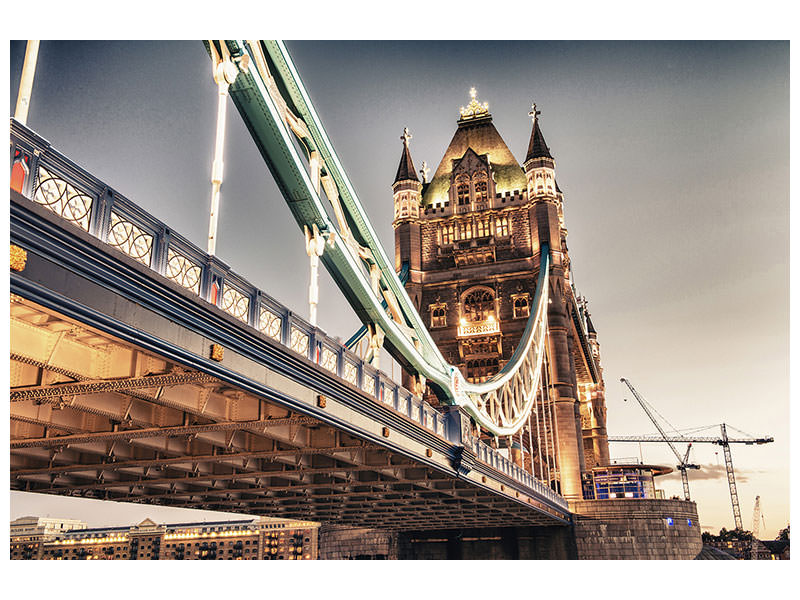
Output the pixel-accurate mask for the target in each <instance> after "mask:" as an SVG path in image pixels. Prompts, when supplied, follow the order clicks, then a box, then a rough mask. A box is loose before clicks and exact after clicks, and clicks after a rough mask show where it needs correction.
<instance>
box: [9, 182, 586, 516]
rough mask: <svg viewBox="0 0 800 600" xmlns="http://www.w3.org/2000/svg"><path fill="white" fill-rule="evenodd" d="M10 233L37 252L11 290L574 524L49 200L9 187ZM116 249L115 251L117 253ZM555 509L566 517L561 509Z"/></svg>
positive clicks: (524, 489) (14, 276)
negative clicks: (116, 312) (137, 315)
mask: <svg viewBox="0 0 800 600" xmlns="http://www.w3.org/2000/svg"><path fill="white" fill-rule="evenodd" d="M10 238H11V241H12V243H15V244H17V245H19V246H21V247H23V248H25V249H26V250H28V251H29V252H30V253H31V254H30V255H29V263H28V264H29V266H28V267H26V272H24V273H23V274H20V273H13V272H12V274H11V293H14V294H18V295H19V296H22V297H23V298H27V299H29V300H31V301H33V302H37V303H39V304H41V305H42V306H45V307H47V308H49V309H51V310H55V311H57V312H60V313H62V314H64V315H65V316H68V317H70V318H74V319H76V320H78V321H80V322H83V323H85V324H87V325H89V326H91V327H94V328H96V329H98V330H100V331H104V332H106V333H108V334H110V335H113V336H115V337H118V338H120V339H122V340H124V341H126V342H128V343H133V344H136V345H138V346H140V347H142V348H144V349H146V350H149V351H152V352H155V353H157V354H160V355H163V356H165V357H167V358H170V359H173V360H175V361H176V362H179V363H181V364H186V365H187V366H190V367H192V368H196V369H198V370H200V371H202V372H205V373H209V374H211V375H213V376H215V377H219V378H220V379H222V380H225V381H229V382H230V383H232V384H234V385H237V386H240V387H242V388H243V389H245V390H247V391H250V392H251V393H253V394H256V395H258V396H261V397H264V398H266V399H268V400H271V401H273V402H277V403H279V404H281V405H284V406H287V407H289V408H291V410H295V411H297V412H299V413H302V414H305V415H308V416H311V417H314V418H316V419H318V420H320V421H322V422H324V423H326V424H328V425H331V426H334V427H337V428H339V429H342V430H343V431H346V432H348V433H351V434H352V435H355V436H357V437H359V438H361V439H366V440H367V441H370V442H373V443H375V444H377V445H379V446H382V447H386V448H387V449H390V450H391V451H393V452H397V453H398V454H401V455H404V456H407V457H409V458H412V459H413V460H415V461H418V462H419V463H422V464H425V465H426V466H428V467H431V468H434V469H436V470H438V471H441V472H445V473H447V474H448V475H449V476H451V477H454V478H459V479H462V480H465V481H469V483H470V484H471V485H474V486H476V487H480V488H483V489H485V490H487V491H490V492H492V493H493V494H496V495H500V496H504V497H505V498H506V499H507V500H510V501H513V502H516V503H518V504H520V505H523V506H526V508H528V509H530V510H534V511H537V512H540V513H545V514H547V516H548V517H549V518H550V519H552V520H554V521H556V522H560V523H561V524H562V525H570V524H571V522H572V518H571V515H570V514H569V513H568V512H567V511H565V510H564V509H563V508H562V507H559V506H557V505H553V504H552V503H550V502H549V501H548V499H547V498H545V497H542V496H539V495H537V494H536V493H535V491H534V490H531V489H529V488H527V487H526V486H524V485H521V484H519V483H518V482H516V481H515V480H514V479H512V478H511V477H509V476H507V475H505V474H504V473H501V472H499V471H496V470H494V469H492V468H491V467H489V466H488V465H485V464H483V463H481V462H478V461H474V464H473V466H472V470H473V471H474V472H475V473H478V474H481V475H485V476H486V477H489V478H492V479H493V480H495V481H497V482H500V483H502V484H503V485H504V486H506V487H507V488H508V492H507V493H505V494H503V493H501V492H499V491H498V490H496V489H495V488H493V487H492V486H490V485H485V484H481V483H480V482H479V481H475V480H474V479H472V478H469V477H467V476H466V475H463V474H462V473H460V472H459V470H458V469H457V468H456V467H454V466H453V465H454V464H457V459H458V451H459V450H460V449H461V448H462V447H461V446H455V445H453V444H452V443H451V442H448V441H447V440H445V439H443V438H441V437H439V436H437V435H436V434H434V433H433V432H430V431H428V430H426V429H425V428H424V427H422V426H419V425H416V424H414V423H413V422H410V421H409V420H408V419H407V418H405V417H403V416H402V415H401V414H400V413H397V412H396V411H395V410H394V409H392V408H389V407H387V406H384V405H383V404H381V403H380V402H378V401H376V400H375V399H374V398H372V397H370V396H368V395H367V394H366V393H364V392H362V391H361V390H358V389H356V388H354V387H352V386H350V384H349V383H346V382H344V381H341V380H339V378H338V377H336V376H331V375H330V374H328V373H327V372H326V371H324V370H323V369H322V368H321V367H319V366H317V365H314V364H312V363H311V362H309V361H308V360H307V359H304V358H302V357H300V356H299V355H297V356H294V355H293V354H292V353H291V351H288V352H287V349H286V348H285V347H283V346H281V345H280V344H278V343H277V342H274V341H272V340H270V339H269V338H267V337H266V336H263V335H262V334H260V333H259V332H256V331H255V330H251V329H250V328H248V327H247V326H246V325H243V324H241V323H240V322H238V321H237V320H236V319H235V318H233V317H231V316H229V315H227V314H225V313H224V312H223V311H221V310H220V309H217V308H216V307H214V306H213V305H211V304H208V303H207V302H205V301H203V302H202V304H203V305H202V306H200V305H199V304H198V300H200V299H199V298H197V297H195V296H192V295H191V294H189V292H186V291H184V290H183V289H182V288H180V286H178V285H176V284H174V283H172V282H170V281H168V280H166V279H165V278H163V277H161V276H160V275H159V274H157V273H156V272H154V271H152V270H150V269H149V268H147V267H145V266H143V265H140V264H139V263H137V262H136V261H134V260H133V259H131V258H129V257H127V256H125V255H124V254H122V253H119V252H117V251H115V250H113V249H111V248H110V247H109V246H107V245H105V244H104V243H103V242H101V241H100V240H97V239H96V238H94V237H93V236H91V235H90V234H88V233H85V232H83V231H81V230H79V229H78V228H77V227H74V226H72V225H70V224H68V223H65V222H64V221H62V220H61V219H60V218H59V217H57V216H55V215H53V214H51V213H50V212H49V211H47V210H46V209H45V208H43V207H40V206H38V205H36V204H35V203H33V202H32V201H30V200H28V199H27V198H25V197H24V196H21V195H20V194H17V193H16V192H14V191H11V227H10ZM65 249H66V250H67V251H66V252H65ZM110 253H113V257H112V256H111V255H110ZM45 263H50V264H51V265H53V266H52V267H49V268H50V269H52V268H53V267H56V268H60V269H63V270H66V271H70V272H72V273H74V274H75V275H77V276H79V277H81V278H83V279H84V280H86V281H87V282H88V283H89V284H90V285H96V286H100V287H101V288H104V289H107V290H111V291H112V292H113V293H116V294H118V295H119V296H121V297H123V298H125V299H126V300H128V301H130V302H133V303H135V304H138V305H139V306H140V307H142V308H143V309H145V310H148V311H151V312H153V313H155V314H156V315H158V316H160V317H162V318H165V319H168V320H170V321H173V322H176V323H177V324H178V325H179V326H181V327H184V328H186V329H187V330H189V331H191V332H193V333H195V334H197V335H200V336H201V337H203V338H206V339H209V340H210V339H211V338H210V337H209V334H208V332H209V331H211V332H213V341H214V342H216V343H220V344H222V345H223V346H224V347H225V348H226V349H228V350H229V351H231V352H234V353H237V354H240V355H241V356H242V357H244V358H245V359H247V360H250V361H253V362H256V363H258V364H261V365H263V366H265V367H267V368H269V369H272V370H273V371H275V372H276V373H278V374H279V375H282V376H284V377H289V378H294V379H297V380H300V381H302V382H303V385H305V386H307V387H308V388H309V389H311V390H314V391H315V392H318V393H321V394H324V395H325V396H326V397H329V398H331V399H335V400H336V401H337V402H340V403H341V404H342V405H344V406H346V407H348V408H350V409H351V410H354V411H356V412H358V413H360V414H362V415H363V416H365V417H367V418H371V419H373V420H375V421H376V422H378V423H379V424H380V425H385V426H387V427H389V428H390V430H392V431H395V432H397V433H399V434H401V435H405V436H406V437H409V438H412V439H417V440H418V441H419V442H420V443H422V444H425V445H427V446H428V447H429V448H431V449H432V450H434V451H435V452H437V453H439V454H441V455H443V456H445V457H446V458H447V461H448V464H447V466H444V465H442V463H441V462H437V461H435V460H431V459H428V458H427V457H426V456H424V454H423V455H422V456H420V455H419V454H418V453H415V452H412V451H409V450H408V449H407V448H404V447H403V446H401V445H400V444H397V443H394V442H393V441H391V440H387V439H385V438H383V437H382V436H381V435H379V434H376V433H374V432H370V431H366V430H364V429H362V428H358V427H354V426H352V425H351V424H349V423H347V422H345V421H343V420H341V419H337V418H335V417H333V416H332V415H331V414H330V411H329V410H328V411H325V410H322V409H319V408H317V407H316V406H315V405H313V404H311V403H306V402H303V401H301V400H298V399H296V398H294V397H292V396H289V395H286V394H283V393H281V392H279V391H278V390H275V389H273V388H270V387H268V386H266V385H264V384H260V383H259V382H256V381H253V380H251V379H249V378H246V377H242V376H240V375H238V374H237V373H235V372H233V371H231V370H230V369H227V368H225V367H224V366H222V365H221V364H220V363H217V362H214V361H212V360H211V359H210V358H205V357H203V356H202V355H197V354H194V353H191V352H189V351H186V350H185V349H183V348H180V347H179V346H177V345H175V344H171V343H168V342H166V341H164V340H162V339H160V338H158V337H157V336H154V335H150V334H147V333H146V332H144V331H141V330H139V329H137V328H135V327H132V326H130V325H127V324H125V323H122V322H121V321H119V320H117V319H114V318H112V317H110V316H108V315H106V314H104V313H103V312H101V311H97V310H95V309H93V308H92V307H90V306H87V305H85V304H82V303H80V302H77V301H75V300H73V299H71V298H69V297H67V296H65V295H62V294H59V293H56V292H53V291H51V290H48V289H47V288H45V287H44V286H42V285H39V284H37V283H36V282H34V281H32V280H31V279H29V275H30V273H31V271H35V270H36V269H37V268H39V269H45V268H48V267H47V265H46V264H45ZM517 491H518V492H520V493H522V494H525V495H529V496H533V497H535V498H536V500H537V501H538V502H541V503H542V504H543V505H545V506H546V507H547V508H549V510H545V511H542V510H541V509H539V508H537V507H534V506H531V505H529V504H526V503H524V502H523V501H522V500H520V499H518V498H515V497H514V494H513V492H517ZM553 512H555V513H558V515H562V516H557V515H556V514H553Z"/></svg>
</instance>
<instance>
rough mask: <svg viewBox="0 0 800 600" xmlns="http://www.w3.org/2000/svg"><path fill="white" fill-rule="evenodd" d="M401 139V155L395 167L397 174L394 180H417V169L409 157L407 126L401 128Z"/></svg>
mask: <svg viewBox="0 0 800 600" xmlns="http://www.w3.org/2000/svg"><path fill="white" fill-rule="evenodd" d="M400 139H401V140H403V155H402V156H401V157H400V165H399V166H398V167H397V175H395V177H394V182H395V183H397V182H399V181H408V180H413V181H419V177H417V171H416V169H415V168H414V161H413V160H412V159H411V150H409V148H408V140H410V139H411V134H410V133H408V128H407V127H406V128H405V129H404V130H403V135H401V136H400Z"/></svg>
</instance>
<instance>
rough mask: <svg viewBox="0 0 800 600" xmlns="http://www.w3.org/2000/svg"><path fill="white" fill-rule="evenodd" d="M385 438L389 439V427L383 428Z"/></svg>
mask: <svg viewBox="0 0 800 600" xmlns="http://www.w3.org/2000/svg"><path fill="white" fill-rule="evenodd" d="M383 437H387V438H388V437H389V428H388V427H384V428H383Z"/></svg>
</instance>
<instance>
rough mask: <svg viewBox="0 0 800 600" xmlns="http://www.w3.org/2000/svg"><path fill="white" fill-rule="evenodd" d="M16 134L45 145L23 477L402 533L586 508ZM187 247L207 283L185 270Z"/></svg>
mask: <svg viewBox="0 0 800 600" xmlns="http://www.w3.org/2000/svg"><path fill="white" fill-rule="evenodd" d="M17 133H19V134H20V135H19V137H18V138H16V139H15V138H12V146H13V145H14V143H15V142H16V143H17V146H18V147H20V148H22V149H23V151H25V150H26V143H25V142H27V145H28V147H29V148H31V147H35V146H37V145H38V146H39V147H40V149H44V150H45V152H42V153H41V155H40V156H39V157H38V160H39V161H40V165H39V167H40V169H41V168H42V167H44V170H39V171H38V175H37V177H29V179H28V182H27V187H26V188H23V190H22V191H23V194H18V193H16V192H14V191H13V190H12V192H11V200H12V202H11V209H12V210H11V212H12V217H11V241H12V243H13V244H16V245H18V246H20V247H22V248H23V249H25V250H26V251H27V261H26V263H25V265H24V267H23V268H22V269H21V270H20V271H13V270H12V274H11V292H12V299H11V341H12V348H11V358H12V362H11V385H12V395H11V400H12V401H11V487H12V489H18V490H27V491H37V492H43V493H52V494H69V495H79V496H85V497H92V498H107V499H111V500H124V501H132V502H146V503H154V504H164V505H169V506H182V507H194V508H206V509H218V510H228V511H237V512H246V513H249V514H269V515H273V516H282V517H291V518H304V519H313V520H317V521H323V522H326V521H327V522H331V521H335V522H337V523H340V524H350V525H354V526H375V527H391V528H395V529H427V528H442V527H444V526H446V527H478V526H502V525H510V524H515V525H522V524H532V525H539V524H547V525H551V524H557V523H565V522H567V521H568V520H569V512H568V510H567V505H566V502H565V501H564V500H563V498H561V497H560V496H558V495H557V494H555V493H553V492H552V490H550V489H549V488H547V487H546V486H545V485H544V484H543V483H542V482H540V481H538V480H536V479H535V478H533V477H532V476H531V475H530V474H529V473H526V472H524V471H523V470H522V469H519V467H517V466H515V465H513V464H511V463H510V462H509V461H507V460H506V459H505V458H504V457H502V456H501V455H500V454H499V453H498V452H497V451H496V450H492V449H491V448H489V447H487V446H485V445H484V444H482V443H480V442H478V441H477V440H476V439H474V438H471V437H470V436H469V435H468V434H467V432H465V431H464V428H463V427H462V424H461V421H460V415H459V413H458V412H457V411H456V412H451V414H450V415H447V414H445V415H443V414H441V413H439V412H437V411H435V410H434V409H433V408H432V407H430V406H428V405H426V404H425V403H423V402H421V401H420V400H419V399H417V398H414V397H413V396H411V395H410V393H408V392H407V391H406V390H404V389H403V388H401V387H400V386H398V385H397V384H395V383H394V382H392V381H391V380H389V378H387V377H386V376H385V375H383V374H381V373H379V372H377V371H375V370H374V369H372V368H371V367H370V366H369V365H366V364H364V363H363V362H361V361H360V359H358V357H356V356H355V355H352V354H351V353H348V352H347V351H346V350H345V349H344V348H343V347H341V345H340V344H338V343H337V342H335V341H333V340H332V339H330V338H328V337H327V336H326V335H325V334H324V332H322V331H320V330H319V329H316V328H313V327H311V326H309V325H308V324H307V323H305V322H303V321H302V319H299V318H297V316H296V315H293V314H292V313H291V312H290V311H287V310H286V309H285V308H283V307H280V306H279V305H277V303H275V302H274V300H272V299H271V298H269V297H268V296H266V294H263V293H262V292H258V291H253V290H252V289H250V288H248V285H247V283H246V282H245V281H244V280H242V279H241V278H237V277H236V276H235V275H234V274H232V273H230V272H229V271H228V270H227V268H226V267H224V265H221V264H220V263H219V262H218V261H216V262H215V261H214V259H213V258H211V257H207V256H203V257H201V256H199V254H200V253H199V251H198V250H196V249H193V248H191V247H190V245H189V244H188V243H187V242H185V240H182V239H181V238H180V237H179V236H177V235H175V234H171V236H170V234H167V233H165V231H166V228H164V227H163V225H162V224H160V223H158V222H157V221H155V220H154V219H152V217H149V216H148V215H146V214H144V213H142V211H140V210H139V209H138V208H137V207H135V205H133V204H132V203H130V202H129V201H127V200H125V199H124V198H123V197H121V196H117V195H115V193H113V192H109V191H108V190H107V188H105V187H104V186H102V184H101V183H100V182H97V181H96V180H93V178H91V176H90V175H88V174H86V173H85V172H83V171H82V170H80V169H79V168H78V167H76V166H75V165H72V164H70V163H69V161H68V160H66V159H65V158H63V157H61V156H60V155H58V154H57V153H55V152H54V151H52V149H49V147H45V144H44V143H42V142H40V141H38V140H37V138H36V136H35V134H33V133H32V132H29V131H28V130H23V129H22V128H20V127H19V126H17ZM12 156H14V153H13V152H12ZM48 160H49V162H47V161H48ZM45 165H46V166H45ZM32 172H34V173H36V170H35V169H34V170H33V171H32ZM56 173H57V179H58V181H56V182H55V183H52V182H53V180H54V179H55V178H56V175H54V174H56ZM48 177H49V178H50V181H51V183H52V185H53V186H56V187H54V189H56V190H57V191H58V192H59V193H61V194H62V195H63V196H65V197H66V195H67V194H72V195H73V199H72V200H70V202H72V204H71V205H69V206H67V204H65V206H67V208H68V209H69V210H67V211H66V212H65V213H64V211H62V213H63V214H65V215H66V216H67V217H73V219H72V222H71V223H70V222H67V220H65V219H64V218H62V217H60V216H58V215H57V214H56V213H55V212H54V208H53V206H54V205H55V203H51V204H50V205H47V206H44V205H43V204H42V202H41V200H39V201H37V202H34V201H32V200H31V199H29V198H34V197H36V193H37V191H41V190H42V189H43V182H47V181H48V179H47V178H48ZM34 181H35V182H36V183H35V186H34ZM68 186H71V187H68ZM70 190H71V191H70ZM95 190H96V191H95ZM45 191H46V190H45ZM81 194H83V195H85V196H87V197H88V198H89V199H90V201H89V202H88V203H84V204H83V205H82V206H84V207H85V205H86V204H88V205H89V209H88V210H86V211H85V213H86V214H83V215H82V214H81V211H79V210H78V211H76V210H75V209H74V208H75V205H76V202H77V201H80V196H81ZM25 196H28V197H25ZM51 196H52V194H51ZM74 197H77V199H78V200H77V201H76V200H75V199H74ZM102 200H105V208H104V209H103V210H99V207H101V206H102V202H101V201H102ZM56 206H57V205H56ZM70 206H71V207H72V208H70ZM98 213H102V214H98ZM76 215H77V217H76ZM104 220H105V221H104ZM123 221H124V222H123ZM103 223H105V224H103ZM114 228H116V231H114ZM120 231H122V232H123V233H124V234H125V235H119V232H120ZM148 232H152V233H148ZM143 234H144V235H143ZM147 235H149V236H150V238H149V241H148V239H147ZM126 236H127V237H126ZM104 240H107V241H110V242H113V243H114V245H115V246H116V247H111V246H110V245H109V244H108V243H106V241H104ZM126 240H127V242H126ZM142 240H144V241H145V242H148V243H143V241H142ZM177 251H181V253H182V254H181V256H182V257H183V258H184V259H185V260H184V261H183V263H182V265H183V266H182V267H181V269H179V270H178V272H180V273H182V274H183V276H186V275H187V274H188V273H190V272H191V265H195V266H196V267H197V268H198V269H199V271H198V272H197V273H195V274H194V277H195V279H193V278H191V277H189V278H186V277H183V278H181V279H178V278H177V277H174V276H173V277H170V275H174V271H175V270H174V269H173V270H169V269H168V268H167V267H168V264H172V263H175V264H178V266H180V264H181V261H179V260H175V255H176V253H177ZM170 252H172V254H170ZM143 257H146V258H147V260H146V261H145V260H143ZM189 259H193V260H194V262H191V261H189ZM159 264H160V267H158V268H155V270H154V268H153V267H154V266H156V267H157V266H158V265H159ZM187 264H188V265H189V266H187ZM173 266H174V265H173ZM231 284H232V285H231ZM215 286H216V289H214V288H215ZM229 290H233V291H234V292H238V296H237V295H236V294H235V293H229ZM212 293H213V294H214V298H213V299H214V300H216V302H215V303H209V302H208V299H209V297H208V294H212ZM204 294H206V295H205V296H204ZM226 294H227V296H226ZM225 298H227V300H229V301H230V302H228V303H227V304H226V303H225V302H224V299H225ZM257 309H262V310H264V309H266V310H267V312H268V314H266V315H264V313H263V312H260V311H259V310H257ZM270 315H271V317H272V318H271V317H270ZM273 318H274V319H277V323H276V321H275V320H273ZM261 325H263V327H261ZM212 346H219V347H220V348H221V349H224V354H223V356H222V357H219V356H217V357H215V358H212V356H211V352H210V350H211V348H212ZM217 359H220V360H217Z"/></svg>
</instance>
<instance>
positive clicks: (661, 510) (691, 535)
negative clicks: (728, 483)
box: [570, 498, 703, 560]
mask: <svg viewBox="0 0 800 600" xmlns="http://www.w3.org/2000/svg"><path fill="white" fill-rule="evenodd" d="M570 510H572V511H573V512H574V513H575V517H574V522H575V542H576V545H577V551H578V558H579V559H584V560H586V559H588V560H603V559H610V560H641V559H678V560H691V559H693V558H694V557H695V556H697V554H698V553H699V552H700V550H701V549H702V547H703V543H702V540H701V532H700V523H699V521H698V518H697V505H696V504H695V503H694V502H687V501H685V500H655V499H633V498H631V499H616V500H578V501H575V502H570ZM668 519H671V520H672V524H669V522H668Z"/></svg>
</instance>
